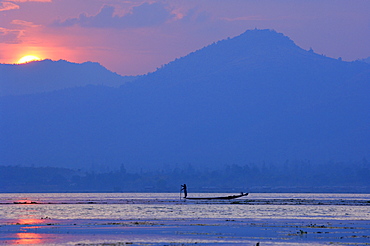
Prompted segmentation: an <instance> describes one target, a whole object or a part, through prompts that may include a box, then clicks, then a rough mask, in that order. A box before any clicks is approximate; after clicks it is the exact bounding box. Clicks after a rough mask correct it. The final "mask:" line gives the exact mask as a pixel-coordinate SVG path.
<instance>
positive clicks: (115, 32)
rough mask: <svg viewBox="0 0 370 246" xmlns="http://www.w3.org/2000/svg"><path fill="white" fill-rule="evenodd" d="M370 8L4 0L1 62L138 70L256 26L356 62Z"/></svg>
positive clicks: (217, 1) (368, 39) (300, 0)
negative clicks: (26, 59) (31, 60)
mask: <svg viewBox="0 0 370 246" xmlns="http://www.w3.org/2000/svg"><path fill="white" fill-rule="evenodd" d="M369 13H370V1H369V0H136V1H133V0H0V63H16V62H17V61H18V60H19V59H20V58H21V57H23V56H25V55H34V56H37V57H40V58H42V59H46V58H49V59H52V60H59V59H65V60H68V61H71V62H79V63H80V62H85V61H94V62H99V63H101V64H102V65H103V66H105V67H107V68H108V69H110V70H112V71H114V72H117V73H119V74H121V75H137V74H144V73H147V72H151V71H155V69H156V68H157V67H160V66H161V65H162V64H166V63H168V62H170V61H172V60H174V59H175V58H178V57H181V56H184V55H187V54H188V53H190V52H192V51H195V50H197V49H200V48H202V47H204V46H206V45H208V44H211V43H212V42H214V41H218V40H220V39H225V38H227V37H233V36H236V35H239V34H241V33H243V32H244V31H246V30H247V29H254V28H259V29H265V28H268V29H274V30H276V31H277V32H281V33H283V34H285V35H287V36H289V37H290V38H291V39H292V40H293V41H295V43H296V44H297V45H299V46H300V47H302V48H304V49H309V48H312V49H313V50H314V51H315V52H316V53H319V54H324V55H326V56H329V57H333V58H338V57H342V58H343V60H347V61H351V60H356V59H362V58H366V57H369V56H370V45H369V44H370V14H369Z"/></svg>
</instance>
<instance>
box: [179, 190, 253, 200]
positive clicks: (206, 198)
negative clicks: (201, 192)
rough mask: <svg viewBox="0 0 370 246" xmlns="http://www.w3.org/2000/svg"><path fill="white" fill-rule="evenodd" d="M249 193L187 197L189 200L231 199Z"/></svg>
mask: <svg viewBox="0 0 370 246" xmlns="http://www.w3.org/2000/svg"><path fill="white" fill-rule="evenodd" d="M248 194H249V193H243V192H242V193H241V194H239V195H233V196H219V197H185V199H187V200H231V199H235V198H239V197H243V196H247V195H248Z"/></svg>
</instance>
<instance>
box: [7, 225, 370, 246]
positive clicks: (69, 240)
mask: <svg viewBox="0 0 370 246" xmlns="http://www.w3.org/2000/svg"><path fill="white" fill-rule="evenodd" d="M0 235H1V236H0V244H36V245H55V244H63V245H107V244H109V245H125V244H130V245H144V244H145V245H164V244H167V245H168V244H170V245H192V244H200V245H207V244H214V243H218V244H219V243H221V244H244V245H256V243H258V242H260V245H261V246H262V245H297V244H299V245H328V244H335V245H370V243H369V241H370V236H369V235H370V221H369V220H333V219H326V220H323V219H318V220H312V219H196V218H193V219H144V220H141V219H138V220H130V219H129V220H127V219H125V220H109V219H77V220H76V219H67V220H63V219H57V220H54V219H48V218H46V219H39V220H29V221H27V220H24V221H23V222H20V221H19V220H15V219H11V220H2V219H1V220H0Z"/></svg>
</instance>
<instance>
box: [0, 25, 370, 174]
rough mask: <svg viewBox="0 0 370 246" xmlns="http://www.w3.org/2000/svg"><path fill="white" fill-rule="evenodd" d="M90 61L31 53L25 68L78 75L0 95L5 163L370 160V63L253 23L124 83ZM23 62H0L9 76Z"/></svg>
mask: <svg viewBox="0 0 370 246" xmlns="http://www.w3.org/2000/svg"><path fill="white" fill-rule="evenodd" d="M36 64H37V65H40V66H37V69H40V70H36ZM27 65H31V64H27ZM41 65H43V66H45V67H47V66H49V67H48V68H47V69H46V70H47V71H52V72H50V73H49V72H47V74H44V73H43V72H41V73H40V72H38V71H45V70H43V69H44V68H43V67H42V66H41ZM69 65H71V64H69ZM72 65H73V64H72ZM87 65H89V66H95V69H93V71H95V72H96V73H95V74H93V76H92V74H91V71H92V70H91V69H86V70H84V69H83V67H84V66H82V65H81V66H80V67H81V70H80V69H77V67H75V66H73V67H74V68H72V67H71V66H67V65H66V64H65V62H61V61H59V62H52V61H46V62H36V63H32V66H34V67H35V70H32V68H30V70H31V72H30V74H34V76H46V77H47V78H49V81H50V83H53V81H59V82H61V81H62V80H58V78H63V77H62V75H63V74H64V73H67V74H68V73H69V74H71V75H73V76H72V77H75V78H76V79H77V81H79V82H81V83H80V84H78V85H79V87H73V86H71V87H70V88H63V89H61V90H58V89H59V88H57V87H55V88H54V87H53V89H41V90H43V91H44V92H43V93H33V94H32V93H31V94H27V93H29V92H33V91H32V90H29V91H28V92H27V91H24V92H19V93H16V94H19V95H6V96H5V95H4V94H3V96H2V97H1V98H0V117H1V123H0V124H1V126H0V127H1V129H0V131H1V133H0V134H1V135H0V138H1V146H0V165H10V166H14V165H26V166H29V165H34V166H54V167H68V168H75V167H77V168H81V167H84V168H89V167H91V166H94V165H98V166H105V167H110V168H118V167H119V166H120V165H121V164H124V166H125V167H126V168H128V169H133V170H138V169H140V168H152V169H155V168H159V167H161V168H162V167H163V166H166V165H169V166H183V165H188V164H191V165H193V166H202V167H208V168H210V167H221V166H225V165H230V164H237V165H245V164H248V163H273V164H277V165H279V164H283V163H286V160H304V161H311V162H314V163H326V162H328V161H330V160H333V161H353V160H362V159H363V158H369V150H370V141H369V139H370V114H369V108H370V98H369V92H370V65H369V64H367V63H365V62H360V61H356V62H345V61H341V60H340V59H333V58H328V57H325V56H322V55H319V54H316V53H314V52H313V51H312V50H310V51H306V50H303V49H301V48H300V47H298V46H297V45H295V44H294V42H293V41H292V40H290V39H289V38H288V37H286V36H284V35H283V34H280V33H276V32H275V31H271V30H250V31H247V32H245V33H243V34H241V35H240V36H237V37H235V38H231V39H226V40H222V41H219V42H216V43H213V44H211V45H209V46H207V47H204V48H202V49H200V50H198V51H195V52H193V53H191V54H189V55H187V56H185V57H182V58H179V59H176V60H175V61H173V62H170V63H169V64H166V65H164V66H162V67H161V68H159V69H158V70H157V71H155V72H153V73H149V74H147V75H144V76H138V77H137V78H135V79H133V78H129V79H128V80H129V82H127V81H128V80H127V78H123V77H120V76H119V75H117V74H114V73H111V72H109V71H108V70H106V69H102V68H100V66H99V65H98V64H85V67H86V66H87ZM20 66H23V65H4V64H3V65H0V69H1V70H0V71H1V73H2V74H1V75H0V76H1V77H2V82H1V84H2V86H4V84H8V85H9V84H11V83H12V82H13V81H15V80H17V77H19V76H18V74H14V73H12V72H11V70H12V69H13V70H15V69H18V67H20ZM54 68H55V69H56V70H53V69H54ZM54 71H58V72H54ZM45 73H46V72H45ZM3 74H6V76H7V77H6V81H5V82H4V80H3V78H4V77H3ZM59 76H61V77H59ZM28 77H29V75H28ZM28 77H27V78H28ZM95 78H96V79H95ZM30 79H31V78H30ZM91 80H94V81H95V82H94V84H95V85H87V86H85V85H86V84H90V82H91ZM98 80H101V82H100V83H99V82H98ZM130 80H132V81H130ZM23 82H24V81H23V78H22V83H23ZM69 82H70V81H69V80H68V79H66V80H65V83H66V84H65V85H67V84H68V83H69ZM109 83H110V84H109ZM99 84H100V85H99ZM113 84H114V85H117V84H122V85H121V86H120V87H119V88H114V87H111V85H113ZM106 85H108V86H106ZM66 87H68V86H66ZM50 90H53V91H50ZM45 91H46V92H45ZM9 94H11V93H9ZM13 94H14V93H13ZM366 163H367V162H366Z"/></svg>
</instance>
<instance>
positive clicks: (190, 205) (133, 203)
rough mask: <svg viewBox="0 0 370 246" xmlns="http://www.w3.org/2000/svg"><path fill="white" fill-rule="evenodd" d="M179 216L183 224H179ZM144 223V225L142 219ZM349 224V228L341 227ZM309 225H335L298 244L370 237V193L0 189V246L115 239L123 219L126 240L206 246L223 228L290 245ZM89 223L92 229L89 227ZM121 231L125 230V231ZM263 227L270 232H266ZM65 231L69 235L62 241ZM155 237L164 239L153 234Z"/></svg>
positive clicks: (241, 236)
mask: <svg viewBox="0 0 370 246" xmlns="http://www.w3.org/2000/svg"><path fill="white" fill-rule="evenodd" d="M224 195H230V194H219V193H218V194H216V193H212V194H204V193H196V194H190V195H189V196H192V197H211V196H224ZM71 221H73V222H71ZM179 221H181V223H187V224H183V225H179V224H178V223H179ZM212 221H213V222H212ZM215 221H217V223H216V222H215ZM149 222H150V223H151V224H150V228H149V227H148V226H149V224H147V223H149ZM347 222H348V224H351V227H348V225H346V224H347ZM127 223H128V224H127ZM130 223H131V224H130ZM226 223H227V224H226ZM230 223H231V224H230ZM232 223H239V224H237V225H236V224H232ZM313 223H315V224H316V223H321V226H320V227H318V228H320V230H322V228H323V226H325V227H326V228H329V227H328V226H327V225H329V224H330V225H335V226H331V228H332V229H331V230H336V231H335V232H334V231H333V232H330V231H327V232H325V233H327V234H326V237H329V238H327V240H326V239H325V237H323V236H322V235H324V234H322V233H324V232H320V231H316V232H314V233H311V234H310V233H309V234H307V232H304V233H306V234H304V233H303V234H302V235H300V237H299V238H300V239H303V241H302V242H301V243H303V242H305V240H304V238H306V239H307V240H308V239H309V240H308V242H307V243H308V245H326V243H329V241H328V240H330V242H332V241H333V240H334V242H336V243H338V242H337V241H338V240H342V241H343V243H345V244H348V243H351V242H352V241H353V240H354V241H353V242H354V243H356V245H361V243H362V242H364V241H366V240H369V242H370V237H369V238H367V237H366V234H369V233H370V228H369V227H370V194H295V193H254V194H249V195H248V196H247V197H243V198H239V199H235V200H231V201H190V200H186V201H185V200H184V199H180V195H179V194H178V193H25V194H13V193H9V194H0V244H1V242H5V243H6V244H8V243H9V244H17V243H20V242H21V243H22V242H23V243H24V244H28V243H25V242H31V243H30V244H33V243H32V242H39V243H38V244H39V245H49V244H48V242H50V245H52V244H53V243H55V242H58V243H56V244H59V243H60V244H66V245H67V244H68V245H70V244H71V245H74V244H73V243H75V244H77V243H80V242H81V240H82V239H83V242H85V243H86V242H89V243H91V241H88V240H89V238H91V235H95V236H96V235H101V237H95V238H98V239H99V240H103V241H104V242H117V240H118V239H117V238H116V237H117V235H118V234H119V235H121V233H122V230H123V229H122V225H123V224H124V225H125V228H131V229H130V230H132V231H131V232H130V233H131V234H130V237H128V235H126V240H128V239H130V243H132V242H134V243H135V242H136V243H148V242H150V244H149V245H152V243H153V245H163V244H165V243H167V242H174V241H175V242H176V240H177V241H178V242H179V243H181V244H183V243H189V242H196V243H201V242H203V243H210V244H212V243H215V242H218V241H217V240H220V239H219V238H221V237H220V235H223V233H226V232H227V235H233V236H232V237H230V239H227V240H226V239H225V240H226V243H230V244H234V243H237V244H239V243H241V244H242V243H251V242H252V243H254V242H256V240H258V241H264V240H265V243H266V245H274V244H275V243H276V244H279V243H282V242H284V241H285V244H286V245H288V243H287V242H289V240H293V241H291V242H290V243H292V244H293V245H294V243H295V242H296V241H295V240H297V238H298V237H297V230H298V229H296V228H298V226H301V228H302V229H300V230H299V231H303V228H306V230H307V228H309V230H314V229H315V226H307V225H308V224H313ZM51 225H53V226H54V227H53V228H56V225H58V226H57V227H58V233H57V234H56V233H55V232H54V231H50V230H51V229H50V228H51V227H50V226H51ZM72 225H73V226H74V227H73V226H72ZM102 225H104V226H107V225H109V226H110V227H109V232H108V231H107V230H106V229H104V230H102ZM127 225H130V226H127ZM138 225H141V227H138ZM143 225H145V226H143ZM199 225H202V226H199ZM256 225H258V226H256ZM71 226H72V227H71ZM76 226H79V227H78V230H77V231H79V233H76ZM118 226H121V227H118ZM92 228H95V229H94V230H93V231H91V230H92ZM215 228H218V230H219V232H217V233H218V234H209V233H208V231H207V230H211V231H215ZM235 228H238V229H235ZM266 228H267V229H266ZM271 228H273V229H271ZM338 228H339V229H338ZM348 228H352V229H348ZM361 228H362V229H361ZM364 228H365V229H364ZM246 229H248V230H246ZM345 229H346V230H345ZM125 230H126V233H127V229H125ZM135 230H136V231H135ZM266 230H267V231H268V230H269V233H270V234H266ZM327 230H329V229H327ZM338 230H339V232H338ZM348 230H349V231H348ZM35 231H36V232H37V233H35ZM299 231H298V232H299ZM11 232H12V233H11ZM41 232H42V233H41ZM185 232H186V233H187V234H186V233H185ZM252 232H253V236H252V235H250V236H249V234H248V233H252ZM329 232H330V233H331V234H329ZM71 233H72V234H73V235H75V237H73V239H68V240H69V241H68V240H67V238H70V235H71ZM184 233H185V234H184ZM263 233H264V234H263ZM315 233H316V234H315ZM338 233H339V234H338ZM340 233H342V234H340ZM355 233H357V234H358V237H354V236H353V235H357V234H355ZM359 233H360V234H359ZM361 233H362V234H361ZM77 234H78V236H77ZM259 234H261V235H263V236H260V237H258V238H257V239H256V237H255V235H259ZM347 234H348V235H347ZM350 234H351V235H350ZM20 235H24V236H25V237H30V238H28V240H30V241H19V240H24V239H20V238H19V237H20ZM40 235H43V236H40ZM51 235H54V236H51ZM55 235H58V236H55ZM67 235H69V236H68V237H67ZM158 235H162V237H161V238H160V239H158V238H157V236H158ZM179 235H181V237H180V236H179ZM189 235H191V236H189ZM225 235H226V234H225ZM225 235H224V236H223V237H222V238H224V237H225ZM227 235H226V236H227ZM307 235H308V236H307ZM318 235H320V237H318ZM330 235H335V237H334V238H335V239H333V238H330ZM338 235H342V236H340V237H339V236H338ZM32 237H37V238H36V239H35V238H32ZM310 237H312V238H310ZM40 238H42V240H41V239H40ZM49 238H53V240H54V241H53V240H52V239H50V240H49ZM143 238H147V239H146V240H147V241H145V240H144V241H142V240H143ZM156 238H157V239H156ZM179 238H180V239H181V240H180V239H179ZM31 239H34V240H36V241H32V240H31ZM120 239H121V240H122V238H120ZM37 240H38V241H37ZM40 240H41V241H40ZM48 240H49V241H48ZM55 240H57V241H55ZM58 240H59V241H58ZM63 240H64V241H63ZM79 240H80V241H79ZM112 240H113V241H112ZM115 240H116V241H115ZM156 240H159V241H156ZM189 240H190V241H189ZM223 240H224V239H223ZM233 240H234V241H233ZM287 240H288V241H287ZM335 240H337V241H335ZM351 240H352V241H351ZM103 241H102V242H103ZM71 242H73V243H71ZM92 242H95V241H92ZM267 242H268V243H270V244H267ZM313 242H315V244H312V243H313ZM154 243H157V244H154ZM161 243H163V244H161ZM271 243H272V244H271ZM36 244H37V243H36ZM117 245H119V244H117ZM138 245H140V244H138Z"/></svg>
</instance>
